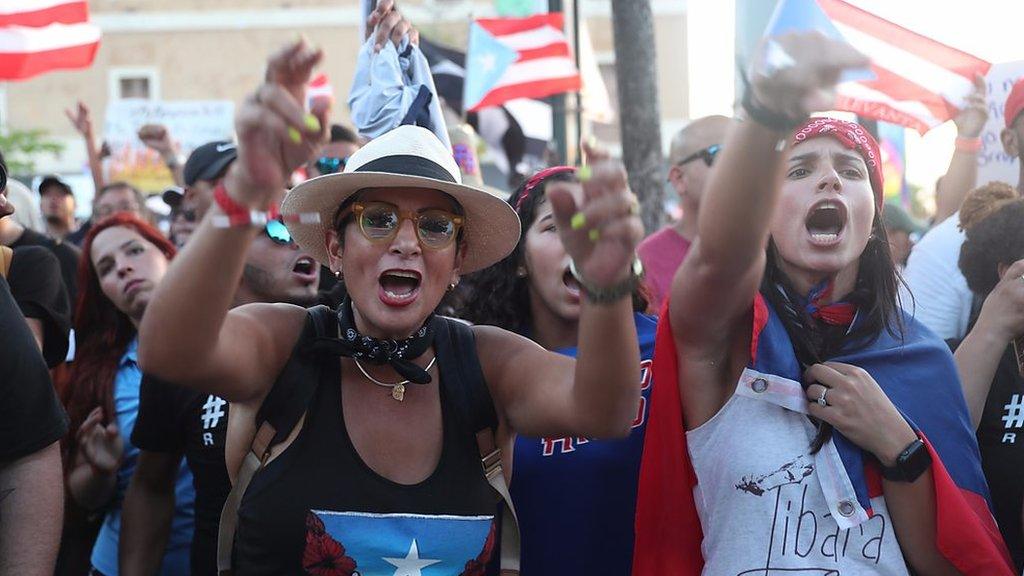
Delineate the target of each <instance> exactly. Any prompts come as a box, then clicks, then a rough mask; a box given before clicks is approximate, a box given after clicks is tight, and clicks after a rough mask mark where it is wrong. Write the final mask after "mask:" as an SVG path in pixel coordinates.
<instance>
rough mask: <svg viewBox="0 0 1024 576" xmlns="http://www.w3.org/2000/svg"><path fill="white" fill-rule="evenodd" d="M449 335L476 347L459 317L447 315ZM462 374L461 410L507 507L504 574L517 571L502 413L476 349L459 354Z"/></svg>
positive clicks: (457, 345) (457, 346)
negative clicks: (499, 433)
mask: <svg viewBox="0 0 1024 576" xmlns="http://www.w3.org/2000/svg"><path fill="white" fill-rule="evenodd" d="M445 323H446V324H447V326H448V330H447V332H448V336H449V338H450V339H451V342H452V345H453V348H454V350H473V351H474V352H475V351H476V337H475V335H474V334H473V329H472V328H471V327H469V326H468V325H466V324H463V323H462V322H460V321H458V320H452V319H448V318H445ZM457 358H458V362H457V363H456V366H458V370H459V374H460V376H461V380H462V382H463V383H465V384H467V386H464V389H465V393H463V394H459V395H458V396H460V398H461V399H460V400H459V402H458V407H459V410H460V411H461V412H462V417H463V419H464V421H465V422H468V423H470V424H471V426H472V429H473V431H474V434H475V435H476V443H477V449H478V450H479V453H480V465H481V466H482V467H483V472H484V477H485V478H486V479H487V483H488V484H490V485H491V488H493V489H494V490H495V492H497V493H498V494H500V495H501V499H502V500H503V501H504V504H505V507H504V511H503V513H502V515H501V571H502V574H515V573H518V571H519V546H520V544H519V520H518V518H517V517H516V508H515V505H514V504H513V503H512V494H511V493H510V492H509V489H508V482H506V480H505V471H504V469H503V468H502V466H501V456H502V452H501V447H499V446H498V444H497V442H496V441H495V438H494V431H495V429H496V428H497V426H498V417H497V414H496V413H495V410H494V401H493V400H492V399H491V395H490V392H489V391H488V390H487V381H486V380H485V379H484V374H483V369H481V367H480V360H479V358H478V357H477V355H476V354H475V353H473V354H458V356H457Z"/></svg>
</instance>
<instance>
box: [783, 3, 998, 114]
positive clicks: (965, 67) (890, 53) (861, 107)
mask: <svg viewBox="0 0 1024 576" xmlns="http://www.w3.org/2000/svg"><path fill="white" fill-rule="evenodd" d="M806 30H817V31H819V32H821V33H822V34H824V35H826V36H828V37H831V38H835V39H839V40H844V41H845V42H847V43H849V44H850V45H851V46H853V47H854V48H856V49H857V50H860V51H861V52H862V53H864V54H865V55H867V56H868V57H869V58H871V74H864V73H855V74H854V75H852V76H851V75H847V76H844V77H843V79H842V80H843V81H842V82H841V83H840V84H839V86H838V89H837V97H836V109H837V110H842V111H846V112H853V113H855V114H857V115H859V116H863V117H865V118H874V119H876V120H882V121H885V122H891V123H893V124H899V125H901V126H906V127H908V128H912V129H914V130H917V131H918V132H920V133H922V134H923V133H925V132H927V131H928V130H930V129H932V128H934V127H935V126H938V125H939V124H942V123H943V122H945V121H947V120H950V119H952V118H953V117H955V116H956V114H957V111H958V110H959V109H960V108H961V107H962V106H963V99H964V97H965V96H967V95H968V94H970V92H971V90H972V89H973V83H972V81H973V79H974V76H975V75H976V74H980V75H982V76H984V75H985V74H986V73H988V70H989V68H990V67H991V64H990V63H989V62H986V61H984V60H982V59H980V58H977V57H975V56H972V55H970V54H968V53H966V52H963V51H961V50H958V49H956V48H953V47H951V46H947V45H946V44H943V43H941V42H938V41H936V40H933V39H931V38H928V37H927V36H922V35H921V34H918V33H916V32H913V31H911V30H908V29H906V28H904V27H902V26H900V25H898V24H895V23H893V22H890V21H888V20H885V19H884V18H881V17H879V16H877V15H875V14H872V13H870V12H867V11H865V10H863V9H861V8H858V7H856V6H853V5H852V4H850V3H848V2H845V1H844V0H783V1H782V2H780V3H779V5H778V6H777V7H776V9H775V13H774V15H773V16H772V20H771V22H770V23H769V24H768V28H767V34H768V35H770V36H776V35H779V34H784V33H786V32H793V31H806Z"/></svg>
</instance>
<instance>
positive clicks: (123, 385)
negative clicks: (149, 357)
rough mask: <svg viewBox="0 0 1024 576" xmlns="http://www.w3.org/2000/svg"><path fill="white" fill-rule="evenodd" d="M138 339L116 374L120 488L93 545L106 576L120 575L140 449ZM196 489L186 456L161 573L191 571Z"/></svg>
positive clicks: (94, 557) (98, 565)
mask: <svg viewBox="0 0 1024 576" xmlns="http://www.w3.org/2000/svg"><path fill="white" fill-rule="evenodd" d="M138 347H139V341H138V339H135V340H132V342H131V344H129V345H128V349H127V350H125V353H124V356H122V357H121V362H120V364H119V365H118V370H117V375H116V376H115V377H114V410H116V411H117V426H118V429H119V431H120V433H121V438H122V439H123V440H124V459H123V460H122V461H121V467H120V468H119V469H118V470H117V490H116V492H115V494H114V500H113V501H112V502H111V504H110V508H109V509H108V510H107V515H106V516H105V517H104V518H103V526H102V527H101V528H100V533H99V535H98V536H97V537H96V544H95V545H94V546H93V548H92V565H93V566H94V567H96V569H97V570H99V571H100V572H102V573H103V574H105V575H106V576H117V573H118V570H117V542H118V538H120V535H121V504H122V503H123V502H124V495H125V492H127V491H128V482H129V481H130V480H131V477H132V473H134V472H135V464H136V463H137V462H138V459H139V449H138V448H136V447H135V446H133V445H132V443H131V441H130V438H131V436H132V429H133V428H135V418H136V416H138V414H139V384H140V383H141V382H142V372H141V371H140V370H139V363H138V359H137V356H136V352H137V350H138ZM194 501H195V490H194V489H193V488H192V473H191V472H189V470H188V466H187V465H186V464H185V461H184V459H182V462H181V467H180V468H179V469H178V479H177V483H176V485H175V490H174V520H173V523H172V526H171V535H170V539H169V540H168V542H167V549H166V552H165V554H164V561H163V565H162V566H161V568H160V574H161V575H166V576H172V575H174V576H177V575H181V574H185V575H187V574H188V573H189V548H190V546H191V544H192V524H193V512H192V508H193V503H194Z"/></svg>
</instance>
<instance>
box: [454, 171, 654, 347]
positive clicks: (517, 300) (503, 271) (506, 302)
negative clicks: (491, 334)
mask: <svg viewBox="0 0 1024 576" xmlns="http://www.w3.org/2000/svg"><path fill="white" fill-rule="evenodd" d="M532 180H533V179H531V180H530V181H526V182H523V183H522V184H521V185H520V186H519V188H517V189H516V190H515V192H513V193H512V195H511V196H510V197H509V200H508V201H509V204H510V205H511V206H512V208H513V209H515V211H516V213H517V214H519V223H520V235H519V243H518V244H516V248H515V250H513V251H512V253H511V254H509V255H508V256H506V257H505V258H504V259H502V260H501V261H500V262H498V263H497V264H494V265H493V266H490V267H488V268H485V269H484V270H481V271H479V272H476V273H474V274H471V275H469V276H467V277H466V278H465V280H464V281H463V283H462V284H461V285H460V289H458V290H456V294H454V295H453V297H452V298H450V301H451V303H452V305H453V307H454V308H455V311H456V314H457V315H458V316H459V317H460V318H464V319H466V320H469V321H470V322H473V323H474V324H488V325H491V326H498V327H501V328H504V329H506V330H509V331H512V332H518V333H520V334H525V333H528V332H529V331H530V329H531V328H532V326H533V318H532V316H531V314H530V280H529V278H526V277H523V276H520V275H519V274H518V271H519V268H520V267H521V266H523V265H524V263H525V261H526V260H525V250H526V248H525V246H526V240H525V239H526V231H527V230H529V229H530V226H532V225H533V222H534V220H536V218H537V209H538V208H539V207H540V205H541V203H542V202H544V199H545V190H546V189H547V185H548V183H550V182H579V178H577V177H576V173H575V172H574V171H565V172H556V173H554V174H551V175H549V176H547V177H545V178H544V179H542V180H540V181H539V182H533V181H532ZM531 183H533V184H534V185H533V187H532V188H530V189H529V190H527V187H528V186H529V185H530V184H531ZM647 307H648V298H647V296H646V292H645V290H644V289H643V288H638V289H637V290H635V291H634V292H633V309H634V310H636V311H638V312H643V311H645V310H647Z"/></svg>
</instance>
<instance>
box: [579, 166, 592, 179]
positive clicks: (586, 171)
mask: <svg viewBox="0 0 1024 576" xmlns="http://www.w3.org/2000/svg"><path fill="white" fill-rule="evenodd" d="M576 176H578V177H579V179H580V182H586V181H587V180H590V176H591V172H590V166H580V169H579V170H577V171H576Z"/></svg>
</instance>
